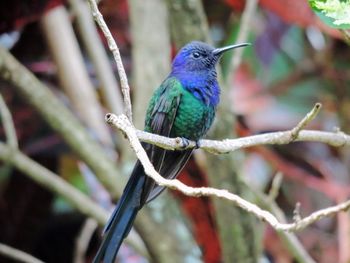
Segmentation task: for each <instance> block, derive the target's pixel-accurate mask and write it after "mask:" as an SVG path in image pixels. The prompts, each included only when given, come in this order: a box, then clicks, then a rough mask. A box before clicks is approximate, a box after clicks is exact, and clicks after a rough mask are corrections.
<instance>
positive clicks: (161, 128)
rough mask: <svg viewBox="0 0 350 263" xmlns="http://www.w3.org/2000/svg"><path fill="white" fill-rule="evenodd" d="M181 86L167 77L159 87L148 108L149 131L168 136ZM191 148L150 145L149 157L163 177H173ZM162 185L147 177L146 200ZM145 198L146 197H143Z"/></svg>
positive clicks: (180, 93) (186, 158)
mask: <svg viewBox="0 0 350 263" xmlns="http://www.w3.org/2000/svg"><path fill="white" fill-rule="evenodd" d="M182 94H183V88H182V86H181V83H180V82H179V81H178V80H176V79H175V78H170V79H167V80H166V81H165V82H164V83H163V84H162V85H161V87H160V90H159V94H158V96H157V98H158V99H157V101H156V102H155V103H154V104H153V105H152V102H151V104H150V107H152V110H150V109H149V112H150V118H149V120H148V123H147V122H146V126H149V127H150V130H151V132H153V133H155V134H159V135H163V136H167V137H169V136H170V133H171V129H172V127H173V124H174V121H175V118H176V114H177V110H178V107H179V105H180V102H181V97H182ZM191 153H192V150H184V151H167V150H165V149H162V148H160V147H157V146H154V145H152V146H151V148H150V152H149V157H150V160H151V162H152V164H153V165H154V167H155V169H156V170H157V171H158V172H159V173H160V174H161V175H162V176H163V177H165V178H168V179H173V178H175V177H176V176H177V174H178V173H179V172H180V171H181V169H182V167H183V166H184V165H185V164H186V162H187V161H188V159H189V157H190V156H191ZM163 189H164V187H160V186H158V185H156V184H155V183H154V181H153V180H152V179H147V181H146V184H145V189H144V193H147V194H146V195H147V196H146V195H144V196H145V197H146V198H147V202H149V201H151V200H152V199H154V198H155V197H157V196H158V195H159V194H160V193H161V192H162V191H163ZM145 200H146V199H145Z"/></svg>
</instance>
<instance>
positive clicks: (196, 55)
mask: <svg viewBox="0 0 350 263" xmlns="http://www.w3.org/2000/svg"><path fill="white" fill-rule="evenodd" d="M247 45H250V44H249V43H242V44H237V45H230V46H226V47H222V48H213V47H212V46H210V45H208V44H206V43H203V42H199V41H193V42H190V43H188V44H187V45H185V46H184V47H183V48H181V50H180V51H179V52H178V53H177V55H176V57H175V58H174V61H173V66H172V71H173V72H188V73H192V72H196V71H205V70H215V65H216V63H217V62H218V61H219V58H220V57H221V55H222V54H223V53H224V52H225V51H228V50H231V49H234V48H238V47H244V46H247Z"/></svg>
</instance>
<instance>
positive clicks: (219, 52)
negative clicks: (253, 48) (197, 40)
mask: <svg viewBox="0 0 350 263" xmlns="http://www.w3.org/2000/svg"><path fill="white" fill-rule="evenodd" d="M250 45H251V44H250V43H241V44H236V45H230V46H226V47H220V48H216V49H214V50H213V51H212V53H213V55H215V56H221V55H222V53H224V52H226V51H227V50H230V49H234V48H239V47H246V46H250Z"/></svg>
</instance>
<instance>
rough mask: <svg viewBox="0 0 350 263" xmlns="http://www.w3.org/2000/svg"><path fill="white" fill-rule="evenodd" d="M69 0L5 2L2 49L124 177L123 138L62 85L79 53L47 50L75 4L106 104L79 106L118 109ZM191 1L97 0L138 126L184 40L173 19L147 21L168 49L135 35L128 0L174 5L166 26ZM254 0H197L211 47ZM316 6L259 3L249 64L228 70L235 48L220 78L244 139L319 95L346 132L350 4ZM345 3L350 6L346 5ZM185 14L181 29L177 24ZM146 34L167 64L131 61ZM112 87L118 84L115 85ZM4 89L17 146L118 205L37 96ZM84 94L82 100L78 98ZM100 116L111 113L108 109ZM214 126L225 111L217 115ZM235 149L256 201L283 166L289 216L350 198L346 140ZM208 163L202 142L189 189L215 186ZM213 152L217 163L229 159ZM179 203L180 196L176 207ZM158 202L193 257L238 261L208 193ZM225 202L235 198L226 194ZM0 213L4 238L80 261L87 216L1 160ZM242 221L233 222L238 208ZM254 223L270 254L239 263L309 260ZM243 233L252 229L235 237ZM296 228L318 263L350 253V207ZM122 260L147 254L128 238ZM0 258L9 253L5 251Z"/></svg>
mask: <svg viewBox="0 0 350 263" xmlns="http://www.w3.org/2000/svg"><path fill="white" fill-rule="evenodd" d="M67 2H68V3H67ZM67 2H66V1H61V0H35V1H34V0H33V1H20V0H11V1H10V0H4V1H2V2H1V3H0V33H1V35H0V45H1V46H3V47H5V48H7V49H9V50H10V52H11V53H12V54H13V55H14V56H15V57H16V58H17V59H18V60H19V61H21V62H22V63H23V64H24V65H25V66H26V67H27V68H29V69H30V71H32V72H33V73H34V74H35V75H36V77H38V78H39V79H40V80H41V81H42V82H44V83H45V84H46V85H47V86H48V87H49V88H50V89H51V90H52V91H53V92H54V93H55V95H56V96H57V97H58V98H59V99H60V100H61V101H62V102H63V103H64V104H65V105H66V106H67V107H68V108H69V109H70V110H72V111H73V112H74V113H75V115H76V116H78V118H79V119H80V121H81V122H82V123H83V124H84V125H85V127H86V129H87V130H88V132H89V134H90V135H91V136H92V137H93V138H95V139H96V140H97V141H98V142H99V143H100V144H101V145H103V147H104V149H105V151H106V152H109V153H110V156H112V158H114V159H115V161H116V162H117V164H118V168H119V169H120V173H121V174H122V175H123V176H122V177H121V178H119V179H120V180H117V183H119V184H121V185H123V182H125V180H126V178H127V175H128V174H129V172H130V170H131V169H132V165H133V162H134V157H133V155H131V154H130V152H128V151H127V150H125V148H127V142H126V140H124V139H123V138H122V137H118V135H115V134H114V133H112V131H110V130H108V131H107V133H108V134H109V135H110V137H111V138H112V139H111V140H110V141H109V140H107V139H103V138H106V137H105V136H104V135H103V132H100V131H101V129H106V127H104V128H101V129H99V128H96V127H98V125H97V126H94V125H93V124H91V125H90V124H88V121H87V120H86V119H85V118H86V117H84V116H82V115H83V114H82V112H79V110H77V109H78V108H79V107H76V105H74V103H73V102H72V98H71V97H69V94H68V93H69V91H67V90H66V89H62V79H60V77H59V67H58V66H57V62H56V61H57V60H56V59H53V58H54V57H57V56H59V57H62V59H63V60H65V61H67V63H69V61H70V59H71V58H70V57H69V56H68V55H67V54H66V53H65V52H61V53H59V54H53V52H54V51H53V49H51V48H49V47H48V46H49V44H48V42H49V41H47V38H48V37H47V34H48V31H50V28H47V25H45V22H44V20H45V19H46V18H44V17H45V16H48V15H49V14H50V12H53V10H55V9H57V8H62V7H64V8H65V10H67V11H68V14H69V23H70V25H71V26H72V28H73V29H74V34H75V35H76V41H77V43H78V45H79V47H80V50H81V54H82V55H83V63H84V70H85V71H86V72H87V74H88V77H89V81H91V83H92V86H93V87H94V89H93V90H92V91H93V94H95V95H94V96H96V98H97V102H98V104H96V105H97V106H96V105H95V106H91V104H89V101H84V100H83V99H80V100H82V101H81V103H82V104H83V106H82V108H83V109H85V108H89V107H99V109H98V111H99V112H101V113H105V112H107V111H113V109H111V106H110V105H108V102H107V101H106V98H105V97H104V94H103V91H101V90H102V88H101V86H102V84H101V80H100V79H99V77H98V73H97V70H96V68H95V65H93V63H92V61H91V56H89V51H88V49H87V48H86V46H85V44H83V42H84V40H83V39H82V38H83V37H82V35H81V34H79V33H77V31H79V29H78V27H79V25H78V22H77V11H76V10H75V9H74V2H75V0H71V1H67ZM191 2H198V3H200V1H185V0H183V1H175V0H174V1H170V0H169V1H168V2H166V1H153V0H152V1H150V0H147V1H143V2H142V1H126V0H103V1H101V3H100V5H99V6H100V10H101V12H102V14H103V15H104V17H105V19H106V22H107V24H108V26H109V28H110V29H111V31H112V34H113V36H115V38H116V40H117V43H118V46H119V49H120V51H121V54H122V57H123V62H124V66H125V69H126V71H127V74H128V76H129V81H130V83H131V92H132V97H133V99H135V101H136V103H137V106H136V107H140V110H139V111H138V110H137V109H136V112H137V115H136V116H135V119H136V121H137V122H138V123H137V125H138V127H139V128H141V126H142V124H140V123H142V121H143V116H141V115H142V111H143V109H144V107H145V105H146V104H147V101H148V99H149V95H150V94H149V89H147V83H152V86H151V87H150V90H153V89H154V88H156V86H155V85H157V84H153V82H154V83H160V81H161V80H162V79H163V78H164V77H165V74H166V73H167V72H168V70H169V65H170V64H169V63H170V60H171V57H172V56H173V55H174V54H175V52H176V49H177V48H178V47H177V45H176V44H175V37H174V35H171V33H170V25H168V23H166V24H165V26H164V27H163V28H159V25H156V24H154V25H151V28H153V29H154V31H155V32H152V33H150V37H151V36H153V35H157V30H164V32H163V31H162V34H164V35H165V36H166V39H160V40H157V41H158V43H162V45H163V46H161V47H160V48H159V47H158V46H157V42H156V41H153V42H152V39H147V38H144V39H142V40H139V39H138V41H139V42H137V43H135V39H137V30H138V28H139V27H141V26H140V24H138V23H136V24H134V25H133V26H131V25H132V23H133V21H134V20H133V19H135V18H130V12H131V11H130V6H134V7H136V8H137V7H138V6H137V5H139V8H140V9H141V10H142V8H145V9H144V10H146V8H147V6H148V5H154V6H153V7H151V9H152V8H153V9H154V8H157V12H164V14H163V13H162V14H160V13H157V12H155V14H154V16H158V15H159V16H163V15H164V19H165V20H166V21H167V20H169V18H168V17H167V16H169V17H171V13H170V14H168V11H169V10H170V12H171V10H172V9H171V8H170V7H169V6H172V5H174V6H175V5H176V4H178V5H179V6H181V5H182V4H183V3H185V4H188V6H191V5H192V4H193V3H191ZM245 2H246V1H244V0H217V1H211V0H203V1H202V2H201V5H200V6H202V7H203V9H204V13H205V15H206V17H205V19H207V25H208V29H209V35H210V36H209V37H210V39H211V40H212V42H213V44H214V45H215V46H222V45H225V44H229V43H234V42H235V41H236V38H237V34H238V32H239V29H240V27H241V24H240V21H241V16H242V12H243V10H244V6H245ZM309 2H310V4H311V7H310V5H309V3H308V1H306V0H285V1H275V0H260V1H258V6H257V9H256V11H255V13H254V15H253V17H252V18H251V24H250V26H249V35H248V39H247V41H248V42H251V43H252V44H253V45H252V47H250V48H245V49H244V53H243V58H242V63H241V65H240V66H239V67H238V68H237V69H236V70H235V71H234V72H232V71H230V68H231V67H230V63H231V61H232V56H234V55H235V54H234V53H233V54H228V55H225V56H224V58H223V59H222V62H221V65H220V67H221V72H222V75H223V79H224V80H226V81H225V82H224V83H225V84H226V85H224V88H223V92H222V96H223V97H225V99H228V100H229V103H230V106H231V109H230V110H231V112H230V113H229V114H230V115H231V116H232V119H233V118H236V120H237V121H236V122H235V124H234V125H233V127H224V128H225V129H227V130H232V132H234V133H235V134H236V135H237V136H247V135H252V134H259V133H265V132H270V131H281V130H288V129H291V128H293V127H294V125H296V124H297V123H298V121H299V120H300V119H302V118H303V116H304V115H305V113H306V112H308V111H309V110H310V109H311V108H312V106H313V105H314V104H315V103H316V102H321V103H322V105H323V109H322V111H321V113H320V114H319V116H318V117H317V118H316V119H315V120H314V121H313V122H312V123H311V124H310V125H309V127H308V128H310V129H318V130H325V131H335V130H338V129H339V130H341V131H343V132H345V133H350V125H349V123H350V68H349V65H350V64H349V63H350V62H349V61H350V52H349V45H348V44H347V41H348V40H347V39H348V35H349V31H348V30H349V20H348V19H349V17H348V15H349V9H350V7H349V6H350V4H349V2H348V1H330V0H329V1H311V0H310V1H309ZM166 4H167V5H166ZM141 5H143V6H141ZM157 5H159V6H157ZM339 5H341V6H342V5H344V9H341V12H340V11H339V10H340V9H339V8H338V7H339ZM158 7H159V9H158ZM162 8H163V9H162ZM168 8H169V9H168ZM312 8H314V10H313V9H312ZM332 8H333V9H332ZM336 8H338V9H336ZM74 10H75V11H74ZM332 12H333V13H332ZM337 12H338V13H337ZM330 13H331V15H330ZM339 21H341V22H339ZM144 22H145V23H147V21H144ZM178 23H180V24H181V21H178ZM45 27H46V30H45V29H44V28H45ZM53 30H54V29H53ZM184 30H186V28H184ZM135 32H136V33H135ZM146 33H147V32H146ZM99 34H100V38H99V41H100V42H101V43H103V45H104V46H105V47H106V40H105V39H104V37H102V34H101V33H100V32H99ZM135 34H136V35H135ZM162 36H163V35H161V36H160V37H162ZM60 38H62V39H63V41H64V39H65V35H60ZM147 43H152V47H153V51H150V52H151V53H149V54H148V55H149V56H150V57H154V60H156V59H159V60H160V61H161V62H160V63H163V64H159V65H164V66H160V67H159V68H153V71H152V69H148V68H149V67H152V66H150V65H153V64H152V63H149V65H148V62H147V61H146V62H142V64H138V65H135V63H141V62H137V61H142V60H137V59H136V58H135V56H137V55H135V54H138V53H136V52H137V51H135V48H136V47H137V46H143V45H144V46H147V45H148V44H147ZM164 47H165V48H164ZM133 48H134V49H133ZM132 50H134V51H135V52H134V53H133V52H132ZM152 52H153V53H152ZM157 53H159V54H161V55H157ZM108 54H109V53H108ZM108 56H109V61H110V67H111V69H112V70H113V71H114V72H115V71H116V70H115V64H114V62H113V59H112V57H111V55H110V54H109V55H108ZM133 56H134V57H133ZM162 59H163V60H162ZM136 67H138V68H139V70H140V71H141V72H142V71H148V70H150V71H149V72H150V73H149V74H150V75H151V76H150V77H149V79H144V81H143V82H142V81H141V83H140V82H138V81H137V74H138V73H137V72H135V68H136ZM141 74H142V73H141ZM152 74H153V75H152ZM77 78H78V76H77ZM79 85H80V83H79V82H78V80H77V83H76V86H77V87H73V88H77V89H78V86H79ZM143 85H144V86H145V87H143ZM73 86H74V85H73ZM113 88H115V89H119V87H117V86H115V87H113ZM143 88H144V90H143ZM69 89H72V87H70V88H69ZM146 90H147V91H146ZM78 92H79V91H78ZM0 93H1V95H2V96H3V97H4V99H5V101H6V104H7V106H8V107H9V109H10V111H11V114H12V116H13V120H14V123H15V128H16V134H17V137H18V141H19V148H20V149H21V151H23V152H24V153H25V154H27V155H28V156H30V157H31V158H32V159H34V160H35V161H37V162H38V163H40V164H42V165H44V166H45V167H47V168H48V169H50V170H52V171H54V172H55V173H57V174H59V175H60V176H61V177H62V178H64V179H65V180H66V181H68V182H69V183H71V184H72V185H74V186H75V187H76V188H77V189H79V190H81V191H82V192H84V193H85V194H87V195H89V196H90V197H92V198H93V199H94V200H95V201H96V202H98V203H99V204H100V205H101V206H102V207H104V208H106V209H110V208H111V206H112V202H111V201H110V196H109V194H108V192H107V191H106V190H105V189H104V188H103V187H102V185H100V183H99V182H98V180H97V179H96V178H95V176H94V173H93V172H92V171H91V170H90V169H89V168H88V166H87V165H86V164H85V163H84V162H83V161H82V160H80V158H79V157H78V156H77V155H76V154H75V153H74V152H72V150H71V148H70V147H69V146H68V145H67V143H66V142H65V140H63V139H62V137H61V136H60V135H59V134H58V133H57V132H56V131H55V130H53V129H52V128H51V127H50V126H49V125H48V124H47V123H46V122H45V121H44V120H43V119H42V118H41V117H40V116H39V115H38V113H37V112H36V111H35V110H34V109H33V107H32V106H31V105H30V104H28V102H27V101H26V98H24V97H21V96H20V95H19V94H18V93H17V92H16V91H15V89H13V87H11V85H10V84H9V83H7V82H5V81H0ZM76 99H77V100H79V97H78V98H76ZM116 103H119V107H120V102H116ZM86 104H87V105H86ZM84 107H85V108H84ZM134 107H135V103H134ZM117 110H118V109H117ZM117 110H115V111H117ZM117 113H118V112H117ZM98 114H99V113H98ZM100 116H101V122H103V115H100ZM89 117H90V115H88V118H89ZM88 118H87V119H88ZM218 123H220V120H217V124H218ZM99 125H101V124H99ZM214 125H215V124H214ZM103 126H105V125H103ZM0 136H1V140H2V141H5V133H4V131H3V130H2V129H1V130H0ZM208 137H209V138H215V139H224V138H217V137H215V133H214V132H213V133H210V134H209V136H208ZM114 149H117V150H116V151H115V150H114ZM91 154H92V155H93V154H94V153H93V152H92V153H91ZM233 155H235V156H236V158H237V159H238V160H239V162H237V163H239V165H237V166H236V168H235V169H236V171H235V173H236V174H238V176H239V177H240V178H241V180H242V181H243V182H244V183H245V184H247V185H248V186H249V188H250V191H251V192H250V193H245V194H246V195H247V196H248V198H249V199H250V200H253V201H256V202H258V203H259V200H258V199H259V198H258V197H256V196H254V192H259V193H267V192H268V191H269V189H270V187H271V184H272V180H273V178H274V176H275V175H276V174H277V173H282V174H283V182H282V184H281V188H280V191H279V194H278V196H277V198H276V203H277V204H278V206H279V207H280V208H281V209H282V211H283V212H284V213H285V214H286V216H287V218H288V219H289V220H291V219H292V217H293V210H294V208H295V204H296V203H297V202H300V204H301V215H308V214H309V213H311V212H312V211H315V210H317V209H321V208H324V207H326V206H329V205H333V204H336V203H339V202H341V201H344V200H346V199H347V198H349V194H350V180H349V168H350V167H349V163H350V162H349V160H350V151H349V149H347V148H333V147H330V146H327V145H324V144H321V143H304V142H298V143H293V144H290V145H284V146H268V147H263V146H258V147H252V148H249V149H246V150H244V151H240V152H239V153H233ZM205 158H206V157H205V155H204V154H203V153H202V152H201V151H199V152H198V153H197V154H196V156H195V158H193V159H191V161H190V162H189V165H188V167H187V168H186V169H185V170H184V171H183V173H182V174H181V175H180V179H181V180H182V181H184V182H185V183H188V184H190V185H195V186H203V185H208V184H209V183H208V179H207V176H208V175H207V170H206V168H205V161H203V160H205ZM215 158H217V162H220V160H221V157H220V156H217V157H216V156H215ZM209 181H210V180H209ZM174 198H175V199H176V204H174V202H172V199H174ZM159 199H161V200H157V201H155V202H154V204H152V205H151V212H152V214H153V218H154V220H155V222H157V223H159V224H162V225H165V226H169V225H170V226H171V228H173V232H176V235H177V236H178V237H177V239H178V240H181V241H182V242H183V243H182V244H180V245H179V247H181V253H182V260H183V261H184V262H222V261H223V260H225V261H227V262H230V261H228V260H227V258H228V256H225V255H224V254H225V253H228V252H227V251H226V250H227V249H226V248H224V249H223V242H228V241H227V240H225V239H223V237H222V236H220V234H219V233H218V232H219V231H218V227H217V224H216V221H215V213H216V212H218V213H219V211H216V210H215V206H213V204H212V200H211V199H210V198H200V199H196V198H188V197H185V196H183V195H181V194H179V193H176V192H174V193H173V194H172V197H171V198H169V197H168V196H167V195H164V196H163V197H161V198H159ZM225 205H226V206H230V204H229V203H225ZM168 206H169V207H168ZM179 208H180V209H179ZM238 211H240V210H238ZM221 213H222V211H221ZM0 215H1V216H0V233H1V234H0V242H2V243H6V244H9V245H11V246H13V247H16V248H19V249H21V250H24V251H27V252H28V253H30V254H32V255H34V256H36V257H38V258H40V259H42V260H43V261H45V262H78V261H79V260H78V259H76V258H75V257H74V256H73V255H74V253H75V252H76V250H77V247H76V243H75V242H76V240H77V237H79V232H80V229H81V228H82V225H83V224H84V222H85V219H86V216H85V215H83V214H81V213H79V212H77V211H76V209H75V208H74V207H72V206H71V205H70V204H69V203H68V202H66V201H65V200H64V199H63V198H62V197H60V196H57V195H54V194H52V193H51V192H49V191H48V190H46V189H44V188H43V187H41V186H38V185H37V184H36V183H35V182H33V181H31V180H30V179H28V178H27V177H26V176H25V175H24V174H23V173H21V172H19V171H17V170H16V169H14V168H13V167H11V166H8V165H6V164H5V163H3V164H2V166H1V170H0ZM232 221H233V223H234V222H235V218H234V217H232ZM257 225H259V227H260V228H259V229H258V230H254V231H256V235H255V234H254V233H255V232H254V233H253V234H254V237H250V236H248V237H245V242H249V240H250V241H251V242H252V243H253V242H256V243H257V245H256V248H257V250H258V251H259V252H260V253H259V256H258V258H254V257H251V258H249V260H248V259H247V261H244V260H242V259H240V261H238V260H236V261H231V262H238V263H240V262H254V260H259V262H281V263H284V262H285V263H287V262H309V261H307V260H305V259H304V260H303V259H300V258H298V257H297V256H295V253H294V252H293V250H292V249H290V248H289V247H288V245H286V243H284V242H281V240H282V239H281V236H279V235H278V233H276V232H275V231H274V230H273V229H272V228H271V227H269V226H267V225H264V224H262V223H257ZM99 234H100V230H99V229H96V231H95V232H94V234H93V235H92V237H91V242H90V243H89V245H88V246H87V252H86V254H84V255H83V256H82V257H81V258H80V260H82V261H79V262H90V261H91V259H92V257H93V255H94V253H95V252H96V249H97V247H98V243H99V241H100V238H99ZM237 235H243V236H244V235H245V234H244V233H238V232H237ZM141 236H142V235H141ZM297 237H298V238H299V240H300V241H301V244H302V245H303V247H304V248H305V250H306V251H307V252H308V253H309V254H310V256H311V257H312V258H313V259H314V260H315V262H324V263H328V262H341V263H346V262H350V250H349V247H350V217H349V213H343V214H339V215H337V216H336V217H333V218H327V219H323V220H321V221H319V222H317V223H316V224H314V225H312V226H311V227H308V228H307V229H306V230H303V231H302V232H300V233H297ZM247 244H248V243H247ZM229 245H230V244H229ZM243 245H244V244H243ZM177 252H178V251H174V253H177ZM231 253H235V251H233V252H232V251H231ZM237 253H238V252H237ZM251 253H253V252H251ZM228 254H229V253H228ZM169 257H170V255H169ZM73 258H75V259H73ZM247 258H248V257H247ZM252 258H254V259H252ZM118 260H119V261H120V262H145V261H146V259H145V258H144V257H142V256H139V255H138V254H137V253H136V252H135V251H134V250H133V249H132V246H128V245H124V246H123V249H122V250H121V253H120V256H119V259H118ZM0 261H1V262H12V261H10V260H9V259H6V258H3V257H1V255H0ZM149 262H152V259H149Z"/></svg>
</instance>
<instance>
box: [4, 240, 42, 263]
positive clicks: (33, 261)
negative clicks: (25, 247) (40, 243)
mask: <svg viewBox="0 0 350 263" xmlns="http://www.w3.org/2000/svg"><path fill="white" fill-rule="evenodd" d="M0 254H2V255H4V256H6V257H8V258H11V259H14V260H16V262H25V263H44V262H43V261H41V260H39V259H37V258H35V257H33V256H32V255H29V254H28V253H26V252H23V251H22V250H19V249H16V248H13V247H10V246H8V245H5V244H1V243H0Z"/></svg>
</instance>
